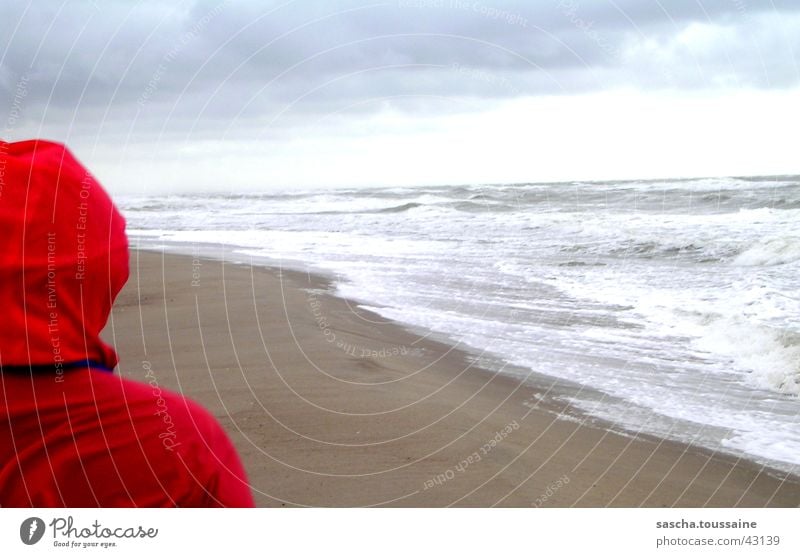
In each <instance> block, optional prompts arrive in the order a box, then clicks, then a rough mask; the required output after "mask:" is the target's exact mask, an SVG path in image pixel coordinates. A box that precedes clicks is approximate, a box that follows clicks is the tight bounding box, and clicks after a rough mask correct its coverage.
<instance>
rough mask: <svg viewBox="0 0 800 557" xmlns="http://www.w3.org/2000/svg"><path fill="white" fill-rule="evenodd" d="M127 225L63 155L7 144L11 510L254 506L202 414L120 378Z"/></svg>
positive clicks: (4, 462) (221, 439)
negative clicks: (106, 337) (118, 335)
mask: <svg viewBox="0 0 800 557" xmlns="http://www.w3.org/2000/svg"><path fill="white" fill-rule="evenodd" d="M127 278H128V241H127V237H126V235H125V221H124V219H123V218H122V216H121V215H120V213H119V212H118V211H117V209H116V207H115V206H114V204H113V203H112V201H111V199H110V198H109V196H108V195H107V194H106V192H105V191H104V190H103V188H102V187H101V186H100V184H99V183H98V182H97V181H96V180H95V179H94V178H93V177H92V175H91V174H90V173H89V172H87V171H86V170H85V169H84V168H83V166H81V164H80V163H79V162H78V161H77V160H76V159H75V158H74V157H73V156H72V154H71V153H70V152H69V151H68V150H67V149H66V148H64V146H62V145H59V144H56V143H51V142H46V141H22V142H18V143H5V142H0V312H1V314H0V506H3V507H27V506H35V507H164V506H170V507H205V506H226V507H250V506H253V498H252V494H251V491H250V487H249V484H248V482H247V477H246V475H245V472H244V469H243V467H242V464H241V462H240V459H239V456H238V454H237V453H236V450H235V449H234V447H233V445H232V444H231V441H230V439H229V438H228V436H227V435H226V434H225V432H224V431H223V429H222V427H221V426H220V425H219V423H218V422H217V421H216V420H215V419H214V418H213V417H212V416H211V415H210V414H209V413H208V412H207V411H206V410H205V409H204V408H202V407H201V406H200V405H198V404H197V403H195V402H193V401H191V400H188V399H186V398H184V397H182V396H180V395H178V394H175V393H170V392H167V391H166V390H163V391H161V392H154V389H153V388H152V386H150V385H148V384H144V383H139V382H135V381H130V380H126V379H123V378H121V377H120V376H118V375H115V374H114V373H113V369H114V367H115V366H116V365H117V354H116V352H115V351H114V350H113V349H112V348H111V347H110V346H108V345H106V344H105V343H104V342H103V341H102V340H101V339H100V331H101V330H102V329H103V327H104V325H105V323H106V321H107V319H108V316H109V313H110V311H111V305H112V304H113V302H114V299H115V297H116V295H117V294H118V293H119V291H120V289H121V288H122V286H123V285H124V284H125V282H126V280H127Z"/></svg>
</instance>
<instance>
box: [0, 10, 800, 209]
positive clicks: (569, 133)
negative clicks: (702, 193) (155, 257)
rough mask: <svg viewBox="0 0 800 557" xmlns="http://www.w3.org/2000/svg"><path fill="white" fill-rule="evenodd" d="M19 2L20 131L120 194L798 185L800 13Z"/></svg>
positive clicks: (1, 25)
mask: <svg viewBox="0 0 800 557" xmlns="http://www.w3.org/2000/svg"><path fill="white" fill-rule="evenodd" d="M2 5H3V7H2V19H0V119H1V120H0V126H2V128H3V131H2V132H0V133H1V134H2V137H3V138H4V139H6V140H13V139H22V138H28V137H46V138H50V139H55V140H59V141H64V142H66V143H68V144H69V145H70V146H71V147H72V148H73V150H74V151H75V152H76V153H77V154H78V156H79V157H80V158H81V159H83V160H84V161H85V162H86V163H87V164H88V165H90V167H91V168H92V170H94V171H95V173H96V174H98V175H99V177H100V178H101V180H102V181H103V182H104V183H105V184H106V186H107V187H108V188H109V189H111V190H112V191H117V192H148V193H154V192H160V191H186V190H193V189H204V190H208V189H215V190H222V191H239V190H243V189H249V190H265V189H273V188H282V189H283V188H285V189H291V188H308V187H325V186H351V185H352V186H360V185H387V184H392V185H394V184H398V185H409V184H452V183H495V182H531V181H549V180H587V179H615V178H649V177H672V176H675V177H677V176H709V175H715V176H716V175H756V174H789V173H800V157H798V156H797V145H798V140H797V130H798V129H800V83H799V82H800V2H798V1H797V0H527V1H522V0H519V1H511V0H508V1H500V0H479V1H475V0H393V1H385V2H381V1H376V2H370V1H357V0H329V1H322V0H320V1H312V0H294V1H274V2H270V1H263V0H262V1H235V0H228V1H218V0H210V1H183V2H180V1H175V2H151V1H140V2H136V1H134V0H124V1H123V0H96V1H73V0H64V1H62V0H40V1H33V0H30V1H16V0H3V3H2Z"/></svg>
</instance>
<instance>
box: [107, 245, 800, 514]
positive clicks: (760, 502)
mask: <svg viewBox="0 0 800 557" xmlns="http://www.w3.org/2000/svg"><path fill="white" fill-rule="evenodd" d="M327 291H328V283H327V282H326V280H325V279H324V278H322V277H320V276H316V275H307V274H304V273H298V272H290V271H286V270H283V271H281V270H280V269H274V268H266V267H259V266H251V265H242V264H233V263H224V264H223V263H222V262H219V261H214V260H210V259H200V258H197V257H191V256H178V255H164V254H161V253H156V252H147V251H142V250H138V251H137V250H134V251H132V253H131V277H130V280H129V282H128V284H127V286H126V288H125V289H124V290H123V292H122V294H121V295H120V297H119V298H118V300H117V303H116V305H115V309H114V312H113V315H112V319H111V320H110V321H109V323H108V326H107V327H106V330H105V332H104V337H105V338H106V339H107V340H108V341H109V342H111V343H113V344H114V345H115V346H116V348H117V350H118V351H119V353H120V357H121V364H120V366H119V373H121V374H122V375H123V376H125V377H129V378H132V379H138V380H141V381H144V380H146V379H145V375H146V374H147V373H148V372H149V371H150V370H152V372H151V373H152V375H151V376H150V377H153V376H154V377H155V378H156V381H157V382H158V385H159V386H160V387H167V388H171V389H173V390H176V391H179V392H181V393H182V394H184V395H187V396H189V397H191V398H194V399H195V400H198V401H200V402H201V403H202V404H204V405H206V406H207V407H208V408H209V409H210V410H211V411H212V412H213V413H214V414H215V415H216V416H217V417H218V418H219V420H220V421H221V423H222V424H223V426H224V427H225V428H226V429H227V430H228V432H229V433H230V435H231V437H232V438H233V440H234V442H235V443H236V445H237V447H238V449H239V451H240V453H241V455H242V458H243V461H244V464H245V467H246V469H247V472H248V474H249V478H250V481H251V483H252V488H253V492H254V494H255V497H256V501H257V504H259V505H260V506H380V505H388V506H420V507H430V506H435V507H440V506H451V505H452V506H495V505H496V506H513V507H531V506H533V507H537V506H541V507H570V506H580V507H587V506H588V507H598V506H599V507H602V506H647V507H670V506H685V507H695V506H715V507H730V506H743V507H762V506H782V507H796V506H798V505H800V483H799V482H798V479H797V478H796V477H793V476H788V477H787V475H786V474H785V473H782V472H778V471H774V470H768V469H764V468H763V467H762V466H760V465H758V464H755V463H752V462H750V461H745V460H739V459H736V458H733V457H729V456H725V455H721V454H713V453H711V452H710V451H706V450H703V449H700V448H697V447H692V446H688V445H683V444H679V443H675V442H669V441H664V440H659V439H656V438H651V437H646V436H637V435H633V434H629V435H625V434H618V433H611V432H609V431H608V430H607V429H606V428H604V427H602V426H603V424H600V423H596V422H595V423H592V422H591V421H590V420H582V419H580V418H575V415H574V413H572V412H571V411H569V409H565V408H563V407H559V406H557V405H555V404H554V403H553V402H552V399H551V397H549V396H543V395H544V393H542V392H541V391H542V387H541V385H537V381H536V380H535V378H534V380H532V381H523V380H522V379H515V378H514V377H513V376H511V375H506V374H497V373H494V372H491V371H487V370H484V369H481V368H479V367H477V365H475V364H474V360H473V358H471V357H470V356H469V355H468V354H467V353H466V352H464V351H461V350H459V349H457V348H454V347H452V346H450V345H448V344H446V343H443V342H438V341H436V340H433V339H431V338H430V337H426V336H420V334H417V333H415V332H412V331H410V330H407V329H405V328H403V327H402V326H400V325H398V324H396V323H393V322H390V321H387V320H385V319H383V318H381V317H379V316H377V315H376V314H373V313H370V312H367V311H364V310H363V309H360V308H358V307H357V306H356V305H355V304H353V303H352V302H349V301H348V300H344V299H340V298H337V297H334V296H332V295H330V294H329V293H327ZM540 383H541V382H540ZM564 411H566V412H567V416H566V417H564V415H563V414H562V413H563V412H564ZM559 416H561V417H559Z"/></svg>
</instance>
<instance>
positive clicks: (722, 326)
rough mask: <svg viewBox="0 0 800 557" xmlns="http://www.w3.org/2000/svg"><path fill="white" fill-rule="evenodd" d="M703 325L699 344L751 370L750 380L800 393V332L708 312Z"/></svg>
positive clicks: (703, 348) (792, 393) (765, 385)
mask: <svg viewBox="0 0 800 557" xmlns="http://www.w3.org/2000/svg"><path fill="white" fill-rule="evenodd" d="M703 329H704V334H703V335H702V336H701V337H700V338H699V339H698V340H697V341H696V342H695V344H696V345H697V347H698V348H700V349H702V350H705V351H708V352H710V353H714V354H718V355H723V356H725V357H727V358H729V359H730V362H731V363H732V364H733V365H734V366H735V367H736V368H738V369H744V370H747V371H749V373H750V375H749V376H748V377H747V380H748V382H749V383H751V384H753V385H754V386H756V387H759V388H762V389H768V390H771V391H776V392H779V393H782V394H788V395H794V396H798V395H800V333H796V332H793V331H789V330H786V329H782V328H777V327H769V326H764V325H758V324H754V323H753V322H751V321H750V320H748V319H747V318H745V317H741V316H735V317H734V316H706V319H705V324H704V326H703Z"/></svg>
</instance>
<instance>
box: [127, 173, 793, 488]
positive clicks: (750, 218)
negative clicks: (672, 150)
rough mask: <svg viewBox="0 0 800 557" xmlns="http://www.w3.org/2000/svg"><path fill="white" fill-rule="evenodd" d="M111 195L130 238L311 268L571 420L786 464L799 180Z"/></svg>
mask: <svg viewBox="0 0 800 557" xmlns="http://www.w3.org/2000/svg"><path fill="white" fill-rule="evenodd" d="M118 202H119V204H120V206H121V208H122V210H123V213H124V215H125V216H126V219H127V221H128V231H129V235H130V237H131V243H132V245H135V246H139V247H142V248H145V249H159V250H167V251H171V252H178V253H188V254H191V253H197V249H198V246H203V247H204V249H207V248H208V247H209V246H211V247H213V246H221V247H225V251H224V253H225V254H227V255H226V256H225V257H226V258H233V259H236V260H238V261H241V262H244V263H251V264H264V265H280V266H283V267H290V268H295V269H303V270H314V271H317V272H322V273H325V274H327V275H328V276H330V277H331V278H332V280H333V283H332V284H333V285H334V287H335V291H336V293H337V294H338V295H341V296H345V297H348V298H350V299H352V300H354V301H356V302H357V303H358V304H360V305H361V306H362V307H364V308H366V309H369V310H371V311H374V312H377V313H378V314H380V315H382V316H384V317H386V318H389V319H392V320H396V321H398V322H401V323H403V324H405V325H406V326H407V327H409V328H413V329H416V330H419V331H430V332H431V333H432V334H435V335H437V336H438V337H440V338H446V339H448V340H449V341H450V342H452V343H454V344H457V345H458V346H459V347H461V348H464V349H466V350H468V351H469V352H470V353H471V354H473V355H474V357H475V358H476V359H479V360H480V362H481V364H482V365H484V366H489V367H494V369H495V370H496V371H497V372H500V373H508V374H511V375H515V376H518V377H520V378H521V379H523V380H527V379H529V378H532V377H534V376H536V377H547V378H552V379H553V381H560V382H563V383H564V384H569V385H573V386H577V388H572V389H571V390H566V391H565V390H560V391H559V390H554V391H553V393H552V394H551V396H553V397H554V398H558V399H559V400H560V401H561V402H566V403H569V406H570V407H571V408H574V409H577V410H578V411H579V412H580V413H581V415H584V416H587V417H590V418H592V419H596V420H597V421H598V422H602V423H608V424H613V428H615V429H619V430H623V431H626V432H629V433H631V434H649V435H656V436H659V437H662V438H667V439H674V440H679V441H684V442H688V443H691V444H694V445H698V446H702V447H705V448H708V449H711V450H712V451H718V452H723V453H727V454H731V455H734V456H737V457H740V458H745V459H748V460H753V461H756V462H758V463H761V464H763V465H765V466H769V467H772V468H776V469H778V470H781V471H784V472H792V473H797V472H798V471H800V177H796V176H780V177H757V178H706V179H686V180H650V181H625V182H571V183H523V184H496V185H482V184H476V185H453V186H431V187H424V186H415V187H383V188H381V187H374V188H352V189H347V188H340V189H317V190H315V189H309V190H303V191H297V190H291V191H287V192H285V193H279V192H275V191H270V192H265V193H203V194H182V195H163V194H159V195H136V196H124V197H120V198H119V199H118ZM220 253H222V252H220Z"/></svg>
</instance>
